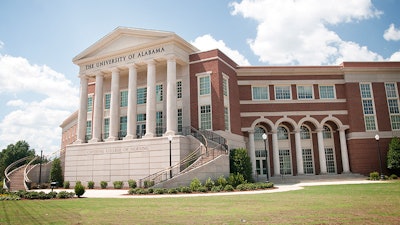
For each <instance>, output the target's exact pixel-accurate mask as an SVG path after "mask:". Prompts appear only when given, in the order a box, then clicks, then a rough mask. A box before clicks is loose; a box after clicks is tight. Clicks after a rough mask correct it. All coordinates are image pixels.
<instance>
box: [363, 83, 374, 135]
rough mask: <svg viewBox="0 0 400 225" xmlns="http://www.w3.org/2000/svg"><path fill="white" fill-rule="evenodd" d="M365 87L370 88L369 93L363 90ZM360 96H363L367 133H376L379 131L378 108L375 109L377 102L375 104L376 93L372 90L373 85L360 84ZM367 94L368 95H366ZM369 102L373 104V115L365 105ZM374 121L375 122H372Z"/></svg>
mask: <svg viewBox="0 0 400 225" xmlns="http://www.w3.org/2000/svg"><path fill="white" fill-rule="evenodd" d="M364 85H368V86H369V92H366V90H364V89H363V86H364ZM359 87H360V95H361V107H362V109H363V115H364V126H365V130H366V131H376V130H378V123H377V121H376V109H375V108H376V107H375V102H374V92H373V90H372V84H371V83H360V85H359ZM364 94H366V95H364ZM367 101H370V102H371V108H372V114H371V113H370V111H369V110H368V111H366V110H365V109H366V108H365V107H364V106H365V103H367ZM372 119H373V120H372Z"/></svg>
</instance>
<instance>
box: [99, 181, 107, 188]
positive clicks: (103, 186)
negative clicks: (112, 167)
mask: <svg viewBox="0 0 400 225" xmlns="http://www.w3.org/2000/svg"><path fill="white" fill-rule="evenodd" d="M107 185H108V183H107V181H100V187H101V189H106V188H107Z"/></svg>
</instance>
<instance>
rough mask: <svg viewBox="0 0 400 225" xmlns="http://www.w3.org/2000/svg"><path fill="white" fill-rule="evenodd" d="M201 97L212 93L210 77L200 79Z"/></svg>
mask: <svg viewBox="0 0 400 225" xmlns="http://www.w3.org/2000/svg"><path fill="white" fill-rule="evenodd" d="M199 80H200V95H208V94H210V93H211V87H210V76H204V77H200V78H199Z"/></svg>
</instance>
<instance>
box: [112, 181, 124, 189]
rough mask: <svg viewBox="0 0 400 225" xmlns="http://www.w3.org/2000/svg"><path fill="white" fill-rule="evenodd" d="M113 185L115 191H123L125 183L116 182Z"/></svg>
mask: <svg viewBox="0 0 400 225" xmlns="http://www.w3.org/2000/svg"><path fill="white" fill-rule="evenodd" d="M113 185H114V189H121V188H122V187H123V186H124V182H122V181H114V183H113Z"/></svg>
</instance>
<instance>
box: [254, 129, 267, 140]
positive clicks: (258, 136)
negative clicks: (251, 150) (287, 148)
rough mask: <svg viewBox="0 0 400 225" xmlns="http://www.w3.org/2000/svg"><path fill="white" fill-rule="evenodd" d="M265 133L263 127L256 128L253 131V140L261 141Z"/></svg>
mask: <svg viewBox="0 0 400 225" xmlns="http://www.w3.org/2000/svg"><path fill="white" fill-rule="evenodd" d="M264 133H265V130H264V128H263V127H256V128H255V129H254V140H262V135H263V134H264Z"/></svg>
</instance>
